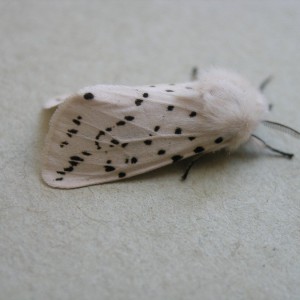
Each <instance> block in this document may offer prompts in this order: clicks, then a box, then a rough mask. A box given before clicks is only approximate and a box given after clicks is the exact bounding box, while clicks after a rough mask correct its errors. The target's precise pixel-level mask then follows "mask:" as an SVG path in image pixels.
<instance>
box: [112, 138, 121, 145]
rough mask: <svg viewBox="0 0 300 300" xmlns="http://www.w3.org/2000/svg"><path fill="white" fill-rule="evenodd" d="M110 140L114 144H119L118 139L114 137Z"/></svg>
mask: <svg viewBox="0 0 300 300" xmlns="http://www.w3.org/2000/svg"><path fill="white" fill-rule="evenodd" d="M110 142H111V143H112V144H115V145H119V144H120V142H119V141H118V140H116V139H112V140H111V141H110Z"/></svg>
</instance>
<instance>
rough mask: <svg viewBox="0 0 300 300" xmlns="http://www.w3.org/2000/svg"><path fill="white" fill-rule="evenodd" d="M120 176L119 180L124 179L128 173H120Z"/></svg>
mask: <svg viewBox="0 0 300 300" xmlns="http://www.w3.org/2000/svg"><path fill="white" fill-rule="evenodd" d="M118 176H119V178H123V177H125V176H126V173H125V172H120V173H119V175H118Z"/></svg>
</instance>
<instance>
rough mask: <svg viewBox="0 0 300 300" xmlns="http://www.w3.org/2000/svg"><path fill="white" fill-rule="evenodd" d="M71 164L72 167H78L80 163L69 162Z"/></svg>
mask: <svg viewBox="0 0 300 300" xmlns="http://www.w3.org/2000/svg"><path fill="white" fill-rule="evenodd" d="M69 164H70V165H71V166H72V167H76V166H77V165H78V164H79V162H78V161H74V160H69Z"/></svg>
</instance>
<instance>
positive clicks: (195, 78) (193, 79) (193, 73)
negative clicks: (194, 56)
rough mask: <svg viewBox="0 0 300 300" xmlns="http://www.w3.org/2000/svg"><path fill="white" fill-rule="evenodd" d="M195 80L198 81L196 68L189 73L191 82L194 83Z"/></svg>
mask: <svg viewBox="0 0 300 300" xmlns="http://www.w3.org/2000/svg"><path fill="white" fill-rule="evenodd" d="M196 80H198V68H197V67H193V69H192V72H191V81H196Z"/></svg>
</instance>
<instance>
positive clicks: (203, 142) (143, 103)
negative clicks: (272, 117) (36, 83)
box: [42, 69, 299, 188]
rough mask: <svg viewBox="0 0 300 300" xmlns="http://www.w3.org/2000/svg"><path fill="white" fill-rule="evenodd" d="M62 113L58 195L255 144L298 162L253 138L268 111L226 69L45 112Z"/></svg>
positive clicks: (72, 100) (45, 162)
mask: <svg viewBox="0 0 300 300" xmlns="http://www.w3.org/2000/svg"><path fill="white" fill-rule="evenodd" d="M265 83H266V82H265ZM265 83H263V84H262V85H261V89H262V88H263V87H264V85H265ZM55 106H58V107H57V109H56V111H55V113H54V115H53V116H52V119H51V121H50V129H49V132H48V135H47V137H46V142H45V149H44V153H43V157H42V177H43V179H44V181H45V182H46V183H47V184H48V185H50V186H52V187H58V188H76V187H82V186H87V185H92V184H97V183H104V182H110V181H115V180H119V179H123V178H128V177H132V176H135V175H138V174H141V173H145V172H147V171H150V170H153V169H157V168H160V167H162V166H165V165H168V164H171V163H173V162H176V161H179V160H182V159H184V158H187V157H191V156H195V155H199V154H204V153H209V152H215V151H218V150H220V149H226V150H228V151H233V150H235V149H237V148H238V147H239V146H240V145H242V144H243V143H245V142H247V141H248V140H249V139H251V138H256V139H257V140H258V141H260V142H261V143H263V145H264V146H266V147H267V148H269V149H270V150H272V151H275V152H277V153H280V154H282V155H284V156H286V157H288V158H291V157H292V154H289V153H284V152H282V151H279V150H276V149H274V148H272V147H270V146H269V145H267V144H266V143H265V142H263V141H262V140H261V139H260V138H258V137H257V136H255V135H253V132H254V130H255V129H256V127H257V126H258V125H259V124H260V123H261V122H264V121H265V118H266V116H267V113H268V103H267V101H266V99H265V97H264V96H263V94H262V93H261V91H260V90H259V89H257V88H254V87H253V86H252V85H251V84H250V83H248V81H246V80H245V79H243V78H242V77H240V76H239V75H237V74H235V73H233V72H229V71H226V70H222V69H210V70H208V71H205V72H202V73H201V75H200V77H199V79H198V80H196V81H191V82H187V83H180V84H159V85H149V86H132V87H129V86H114V85H96V86H90V87H86V88H83V89H81V90H80V91H79V92H77V93H75V94H72V95H65V96H62V97H58V98H55V99H52V100H50V101H49V102H48V103H47V104H46V106H45V107H46V108H51V107H55ZM265 122H267V124H268V125H269V126H271V127H278V128H285V129H287V130H289V131H290V132H292V133H295V134H297V135H299V132H296V131H295V130H293V129H291V128H288V127H285V126H283V125H280V124H278V123H274V122H270V121H265ZM191 165H192V164H190V166H189V167H188V170H189V169H190V167H191ZM188 170H187V172H188ZM187 172H186V173H185V175H184V178H185V177H186V175H187Z"/></svg>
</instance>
